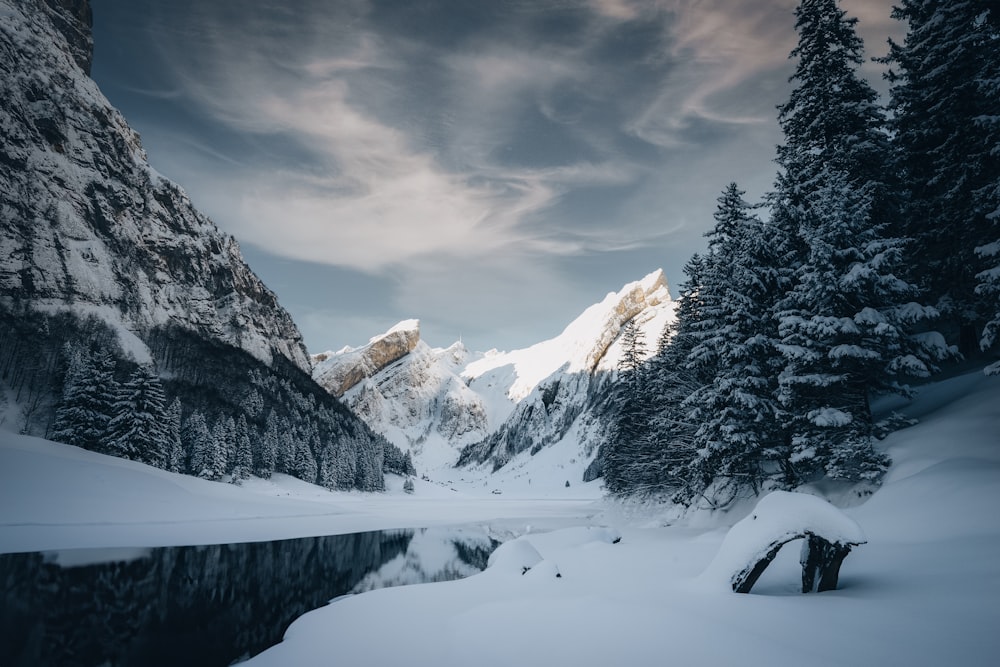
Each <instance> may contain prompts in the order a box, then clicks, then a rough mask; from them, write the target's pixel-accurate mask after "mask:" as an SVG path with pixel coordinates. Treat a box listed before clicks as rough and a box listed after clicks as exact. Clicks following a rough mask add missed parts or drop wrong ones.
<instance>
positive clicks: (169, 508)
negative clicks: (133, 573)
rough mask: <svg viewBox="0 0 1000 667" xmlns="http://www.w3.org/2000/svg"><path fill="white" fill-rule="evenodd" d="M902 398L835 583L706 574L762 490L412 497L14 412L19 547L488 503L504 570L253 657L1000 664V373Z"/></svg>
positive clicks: (421, 590) (11, 456)
mask: <svg viewBox="0 0 1000 667" xmlns="http://www.w3.org/2000/svg"><path fill="white" fill-rule="evenodd" d="M892 407H893V409H896V410H898V411H900V412H903V413H905V414H907V415H909V416H914V417H919V418H920V420H921V422H920V423H919V424H918V425H916V426H913V427H911V428H908V429H904V430H901V431H898V432H896V433H894V434H892V435H891V436H889V437H888V438H887V439H886V440H885V441H883V442H882V443H880V447H881V448H884V449H885V450H886V451H888V453H889V454H890V455H891V456H892V457H893V459H894V464H893V467H892V469H891V470H890V473H889V475H888V477H887V478H886V480H885V482H884V484H883V486H882V487H881V488H880V489H878V490H877V491H876V492H875V493H874V495H872V496H871V497H870V498H867V499H865V498H856V499H855V500H854V502H853V503H844V502H841V501H838V504H840V505H841V506H847V509H845V510H844V512H845V513H846V515H847V516H849V517H850V518H851V519H853V520H854V521H856V522H857V523H858V524H859V525H860V527H861V529H862V530H863V531H864V535H865V537H867V539H868V542H867V543H866V544H864V545H861V546H859V547H856V548H855V549H854V550H853V551H852V552H851V554H850V555H849V556H848V557H847V559H846V560H845V561H844V564H843V568H842V570H841V576H840V588H839V589H838V590H836V591H830V592H825V593H816V594H807V595H801V594H799V593H798V592H797V591H798V587H799V585H800V579H799V577H800V567H799V564H798V551H799V550H798V546H799V544H798V543H797V542H792V543H790V544H788V545H787V546H786V547H785V548H783V549H782V550H781V552H779V554H778V557H777V558H776V559H775V561H774V562H773V563H772V564H771V566H770V567H769V568H768V570H767V571H766V572H765V573H764V575H763V576H762V577H761V579H760V580H759V581H758V583H757V585H756V586H755V587H754V591H753V593H751V594H750V595H738V594H734V593H732V592H731V591H729V590H726V589H725V587H716V586H706V585H705V584H704V581H703V580H701V579H700V575H701V574H702V573H703V572H704V571H705V570H706V569H707V568H709V564H710V563H712V561H713V559H715V558H716V555H717V554H718V553H719V551H720V547H721V546H722V544H723V542H724V540H725V539H726V535H727V532H728V530H729V526H731V525H732V524H734V523H736V522H737V521H739V520H740V519H742V518H743V517H744V516H745V514H746V513H747V512H749V511H750V509H751V508H750V506H749V505H748V506H746V507H743V508H742V509H741V510H740V511H733V512H731V513H729V514H722V515H706V514H699V515H697V516H688V517H685V518H684V520H683V521H677V522H676V523H675V524H674V525H664V523H665V521H666V520H667V519H666V517H668V514H667V513H665V512H664V511H660V512H659V513H656V512H653V513H651V514H650V513H647V514H645V515H636V516H633V517H631V518H627V519H625V518H622V517H623V516H624V515H623V514H622V513H621V512H620V511H619V509H620V508H617V507H615V506H612V505H605V504H595V503H594V502H593V501H591V500H561V499H558V498H554V497H553V498H548V499H538V498H532V497H531V496H530V495H528V494H530V492H531V491H529V490H528V489H526V488H524V487H520V486H517V485H512V487H511V488H506V487H505V488H504V489H503V491H504V493H503V495H500V496H494V495H491V494H489V493H485V494H484V495H479V496H476V495H473V494H472V493H471V490H466V489H459V490H458V491H452V490H451V489H450V488H445V487H442V486H440V485H437V484H434V483H431V482H426V481H424V480H419V479H418V480H416V482H417V489H416V493H415V494H414V495H413V496H408V495H406V494H404V493H403V492H402V490H401V486H402V480H401V479H390V482H389V487H390V490H389V491H388V492H386V493H384V494H363V493H331V492H328V491H326V490H323V489H318V488H316V487H312V486H310V485H307V484H304V483H302V482H300V481H298V480H292V479H290V478H285V477H282V476H275V478H273V479H272V480H268V481H264V480H249V481H248V482H246V483H245V485H244V486H243V487H242V488H237V487H234V486H231V485H227V484H219V483H212V482H205V481H203V480H197V479H193V478H190V477H184V476H179V475H173V474H171V473H167V472H164V471H161V470H155V469H152V468H149V467H147V466H144V465H141V464H138V463H133V462H129V461H123V460H119V459H113V458H109V457H104V456H100V455H96V454H93V453H90V452H84V451H82V450H79V449H75V448H72V447H66V446H63V445H58V444H55V443H49V442H46V441H42V440H38V439H35V438H28V437H24V436H18V435H16V434H12V433H9V432H2V431H0V551H25V550H36V549H46V550H65V549H70V548H73V547H88V546H89V547H141V546H157V545H165V544H193V543H210V542H222V541H229V540H252V539H277V538H281V537H293V536H304V535H316V534H323V533H336V532H350V531H355V530H370V529H376V528H390V527H414V526H421V525H447V524H459V523H470V522H483V523H487V524H488V525H489V526H490V527H491V529H492V530H494V531H495V532H496V533H497V534H504V535H507V536H512V537H517V539H516V540H515V541H514V542H511V543H509V546H506V547H504V548H503V549H501V550H500V551H498V552H497V555H496V556H495V557H494V563H493V566H492V567H490V568H488V569H487V570H486V571H485V572H484V573H482V574H479V575H475V576H472V577H470V578H468V579H465V580H461V581H453V582H447V583H440V584H424V585H416V586H410V587H403V588H393V589H383V590H377V591H373V592H369V593H364V594H361V595H355V596H350V597H346V598H342V599H338V600H337V601H336V602H335V603H333V604H331V605H329V606H327V607H323V608H321V609H317V610H315V611H313V612H310V613H308V614H306V615H304V616H302V617H301V618H300V619H298V620H297V621H295V622H294V623H293V624H292V626H291V627H290V628H289V630H288V632H287V633H286V636H285V639H284V641H283V642H282V643H280V644H278V645H277V646H274V647H272V648H271V649H269V650H267V651H265V652H264V653H262V654H260V655H259V656H256V657H254V658H253V659H251V660H250V661H249V664H250V665H289V664H294V665H313V664H315V665H319V664H323V665H326V664H329V663H330V661H331V660H334V659H335V660H336V661H338V662H340V663H342V664H358V665H361V664H364V665H390V664H399V663H405V664H408V665H411V666H422V665H428V666H429V665H436V666H437V665H463V666H465V665H486V666H491V665H497V666H499V665H513V664H516V665H520V666H531V665H539V666H541V665H582V666H586V665H595V666H597V665H602V666H603V665H671V664H676V665H724V664H740V665H782V664H805V665H819V666H840V665H843V666H845V667H846V666H848V665H850V666H852V667H853V666H856V665H895V664H905V665H908V666H917V667H919V666H923V665H926V666H928V667H930V666H935V667H936V666H938V665H971V666H978V665H983V666H986V665H994V664H996V656H997V655H998V653H1000V635H998V633H997V632H996V629H997V628H998V627H1000V605H998V604H997V600H998V599H1000V559H998V558H997V555H998V554H1000V519H998V517H997V515H996V508H997V507H1000V436H998V434H1000V379H998V378H988V377H984V376H983V375H981V374H970V375H966V376H961V377H957V378H953V379H950V380H946V381H943V382H939V383H936V384H934V385H929V386H927V387H925V388H923V389H922V390H921V391H920V393H919V395H918V396H917V398H916V399H915V400H913V401H911V402H899V401H897V402H895V404H893V406H892ZM9 423H11V422H10V421H8V424H9ZM531 486H532V487H534V486H535V485H534V484H533V485H531ZM470 488H471V487H470ZM480 493H483V492H482V491H480ZM845 498H846V496H845ZM841 500H843V498H841ZM862 501H864V502H862ZM850 505H854V506H850ZM601 523H612V524H614V527H609V528H607V529H599V528H597V529H595V528H593V527H592V526H596V525H598V524H601ZM618 535H620V536H621V538H622V539H621V541H620V542H618V543H617V544H616V543H614V538H615V537H617V536H618ZM514 545H519V546H514ZM515 550H516V551H515ZM70 556H71V554H70V555H67V556H66V557H67V558H68V557H70ZM525 558H527V560H529V561H533V562H532V565H531V568H532V569H530V570H529V571H528V572H527V573H525V574H522V573H521V572H522V571H523V567H524V563H523V562H521V561H523V560H525ZM67 562H68V561H67ZM557 572H558V573H559V574H560V575H561V576H560V577H558V578H557V577H556V576H555V573H557ZM387 637H391V641H386V638H387Z"/></svg>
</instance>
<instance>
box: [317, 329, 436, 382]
mask: <svg viewBox="0 0 1000 667" xmlns="http://www.w3.org/2000/svg"><path fill="white" fill-rule="evenodd" d="M419 342H420V320H415V319H413V320H403V321H402V322H399V323H397V324H395V325H394V326H392V327H391V328H390V329H389V330H388V331H386V332H385V333H383V334H379V335H378V336H374V337H372V338H371V339H370V340H369V341H368V344H367V345H364V346H362V347H359V348H356V349H355V348H350V347H345V348H343V349H342V350H340V351H339V352H323V353H321V354H316V355H313V357H312V360H313V364H314V368H313V378H314V379H315V380H316V381H317V382H318V383H319V384H320V385H322V386H323V388H324V389H326V390H327V391H329V392H330V393H331V394H333V395H334V396H336V397H338V398H339V397H341V396H343V395H344V392H346V391H347V390H348V389H350V388H351V387H353V386H355V385H356V384H358V383H359V382H361V381H362V380H365V379H367V378H370V377H372V376H373V375H375V374H376V373H378V372H379V371H381V370H382V369H383V368H385V367H386V366H388V365H389V364H391V363H393V362H395V361H398V360H399V359H401V358H403V357H405V356H406V355H407V354H409V353H410V352H412V351H413V349H414V348H415V347H416V346H417V343H419Z"/></svg>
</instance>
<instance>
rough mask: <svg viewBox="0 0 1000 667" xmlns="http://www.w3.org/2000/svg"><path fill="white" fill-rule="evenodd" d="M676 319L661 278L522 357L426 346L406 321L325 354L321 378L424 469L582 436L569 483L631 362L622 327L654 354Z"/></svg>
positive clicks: (501, 459)
mask: <svg viewBox="0 0 1000 667" xmlns="http://www.w3.org/2000/svg"><path fill="white" fill-rule="evenodd" d="M673 313H674V302H673V301H672V299H671V297H670V293H669V290H668V289H667V284H666V280H665V278H664V275H663V271H662V270H657V271H654V272H652V273H650V274H649V275H647V276H645V277H644V278H643V279H642V280H638V281H635V282H632V283H629V284H627V285H625V286H624V287H623V288H622V289H620V290H619V291H617V292H611V293H609V294H608V295H607V296H606V297H605V298H604V299H603V300H602V301H601V302H600V303H597V304H595V305H593V306H591V307H589V308H587V309H586V310H585V311H584V312H583V313H582V314H581V315H580V316H579V317H577V318H576V319H575V320H573V322H571V323H570V324H569V325H568V326H567V327H566V328H565V329H564V330H563V332H562V333H561V334H560V335H558V336H556V337H555V338H552V339H550V340H546V341H543V342H541V343H538V344H536V345H533V346H531V347H528V348H525V349H522V350H514V351H511V352H498V351H496V350H492V351H490V352H486V353H472V352H470V351H469V350H467V349H466V348H465V346H464V345H463V344H462V343H461V342H457V343H455V344H453V345H451V346H450V347H447V348H432V347H430V346H429V345H427V344H426V343H425V342H424V341H422V340H420V339H419V323H418V322H417V321H416V320H407V321H404V322H400V323H399V324H397V325H396V326H394V327H392V329H390V330H389V331H388V332H386V333H385V334H382V335H379V336H375V337H374V338H372V339H371V341H369V343H368V344H367V345H365V346H363V347H360V348H357V349H354V348H349V347H348V348H344V349H342V350H340V351H339V352H325V353H323V354H321V355H316V356H315V357H313V359H314V362H315V364H316V365H315V368H314V371H313V377H314V378H315V379H316V380H317V381H318V382H319V383H320V384H322V385H323V386H324V387H326V389H327V390H328V391H330V392H331V393H334V394H335V395H337V394H338V391H340V390H341V389H342V388H343V389H342V390H343V395H342V400H343V401H344V402H345V403H346V404H347V405H348V406H350V407H351V409H352V410H354V411H355V413H356V414H358V415H359V416H360V417H361V418H362V419H364V420H365V421H366V422H367V423H368V424H369V426H371V427H372V428H373V429H374V430H375V431H377V432H379V433H381V434H383V435H385V436H386V437H387V438H388V439H389V440H390V441H391V442H393V443H394V444H396V445H397V446H398V447H400V448H402V449H404V450H409V451H411V452H413V455H414V459H415V462H416V465H417V467H418V468H419V469H420V470H421V471H428V470H434V469H440V468H444V467H448V466H451V465H454V463H455V462H456V459H458V457H459V450H461V449H463V448H464V449H466V450H467V451H469V452H471V453H470V454H469V455H463V456H465V458H464V459H462V460H463V461H464V462H466V463H486V464H487V466H486V467H487V468H491V467H492V468H494V469H495V468H499V467H503V466H504V465H505V464H507V463H508V462H510V461H511V460H512V459H514V458H515V457H517V455H518V454H519V453H521V452H528V453H529V454H526V455H527V456H530V455H531V454H530V453H537V452H538V451H539V450H540V449H541V448H544V447H548V446H550V445H553V444H557V443H559V442H561V441H562V440H563V439H564V438H566V436H567V434H568V433H569V432H570V430H571V429H572V430H573V432H574V442H573V443H572V447H568V448H567V449H568V450H571V451H567V452H566V454H567V456H566V459H567V461H568V460H570V459H572V460H573V461H574V463H572V464H569V465H571V466H573V468H572V470H569V471H567V472H565V473H563V474H562V475H563V476H562V477H561V478H560V479H559V484H560V485H562V484H563V483H564V482H565V481H568V479H567V478H570V479H573V480H574V481H578V480H580V479H581V478H582V477H583V470H584V468H585V467H586V464H587V462H588V460H590V459H592V458H593V455H594V453H595V449H596V442H597V440H598V439H599V436H600V432H601V425H600V424H599V423H598V422H599V419H598V417H597V415H596V414H595V410H596V408H597V405H598V403H599V402H600V399H601V397H602V396H603V395H604V393H606V392H605V390H606V389H607V383H608V381H609V379H610V377H611V376H612V375H613V373H614V371H615V370H616V369H617V366H618V363H619V360H620V359H621V354H622V346H621V343H620V342H619V340H618V338H619V336H620V334H621V330H622V327H623V326H624V324H625V323H626V322H629V321H635V322H636V323H637V324H639V325H640V327H641V329H642V331H643V333H644V335H645V338H646V340H647V341H648V345H647V352H648V353H652V352H653V351H654V350H655V342H656V341H657V339H659V337H660V335H661V333H662V332H663V330H664V328H665V327H666V326H667V324H668V323H669V322H671V321H672V319H673ZM345 387H346V388H345ZM469 448H472V449H469ZM550 464H551V462H550V463H547V464H544V465H550ZM523 473H524V471H523V470H522V471H521V472H519V473H518V474H523ZM486 474H488V473H486Z"/></svg>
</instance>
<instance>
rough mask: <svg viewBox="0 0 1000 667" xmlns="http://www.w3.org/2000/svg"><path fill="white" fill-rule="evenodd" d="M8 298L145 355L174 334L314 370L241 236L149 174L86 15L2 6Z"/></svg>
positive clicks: (0, 172) (22, 2)
mask: <svg viewBox="0 0 1000 667" xmlns="http://www.w3.org/2000/svg"><path fill="white" fill-rule="evenodd" d="M0 16H2V21H0V52H2V53H3V57H2V58H0V137H2V140H0V212H2V213H0V257H3V258H4V260H3V263H2V264H0V295H2V299H3V301H4V303H5V304H7V305H8V306H10V305H11V304H12V303H30V304H31V306H32V308H34V309H38V310H44V311H47V312H50V313H53V312H58V311H71V312H73V313H75V314H77V315H94V316H96V317H98V318H100V319H101V320H103V321H105V322H107V323H108V324H109V325H110V326H112V327H113V328H114V329H116V330H118V331H119V333H120V336H121V338H122V342H123V347H124V348H126V349H127V350H129V351H131V352H132V353H133V355H134V356H136V357H137V360H138V361H143V360H145V359H146V358H148V350H145V349H143V348H144V346H143V345H142V344H137V341H136V338H135V337H136V336H138V338H139V339H143V340H145V339H147V338H148V337H149V334H150V332H151V331H152V330H153V329H154V328H156V327H164V326H179V327H182V328H184V329H186V330H190V331H193V332H196V333H197V334H198V335H200V336H204V337H210V338H212V339H215V340H219V341H222V342H225V343H228V344H230V345H234V346H236V347H238V348H241V349H243V350H245V351H247V352H249V353H250V354H252V355H253V356H254V357H256V358H258V359H260V360H261V361H263V362H264V363H271V361H272V359H273V358H274V357H275V356H280V357H284V358H286V359H288V360H289V361H291V362H292V363H293V364H294V365H295V366H297V367H298V368H300V369H301V370H303V371H308V370H309V368H310V366H309V360H308V355H307V353H306V350H305V347H304V345H303V344H302V337H301V334H300V333H299V331H298V329H297V328H296V326H295V324H294V323H293V322H292V320H291V318H290V317H289V315H288V313H287V312H286V311H285V310H284V309H283V308H282V307H281V306H280V305H279V304H278V302H277V299H276V298H275V295H274V294H273V293H272V292H271V291H270V290H269V289H268V288H267V287H265V286H264V284H263V283H262V282H261V281H260V280H259V279H258V278H257V276H256V275H255V274H254V273H253V271H251V270H250V268H249V267H248V266H247V265H246V263H245V262H244V260H243V257H242V256H241V254H240V249H239V245H238V244H237V243H236V241H235V240H234V239H233V238H232V237H230V236H228V235H226V234H223V233H221V232H220V231H219V230H218V229H217V228H216V227H215V225H214V224H213V223H212V222H211V221H210V220H209V219H208V218H206V217H205V216H204V215H202V214H201V213H199V212H198V211H197V210H196V209H195V208H194V207H193V206H192V204H191V202H190V201H189V200H188V197H187V195H185V194H184V192H183V191H182V190H181V189H180V188H179V187H178V186H176V185H175V184H173V183H171V182H170V181H168V180H167V179H165V178H163V177H162V176H160V175H158V174H157V173H156V172H155V171H154V170H153V169H151V168H150V166H149V164H148V162H147V159H146V154H145V152H144V150H143V148H142V144H141V142H140V139H139V136H138V135H137V134H136V133H135V132H134V131H133V130H132V129H131V128H130V127H129V126H128V124H127V123H126V121H125V119H124V118H123V117H122V116H121V114H120V113H119V112H118V111H117V110H116V109H115V108H113V107H112V106H111V104H110V103H109V102H108V100H107V99H106V98H105V97H104V95H103V94H102V93H101V92H100V90H99V89H98V88H97V84H96V83H94V81H93V80H92V79H90V77H89V76H88V75H87V73H88V72H89V69H90V60H91V53H92V38H91V34H90V7H89V4H88V3H87V2H85V1H81V0H4V1H3V2H2V3H0Z"/></svg>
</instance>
